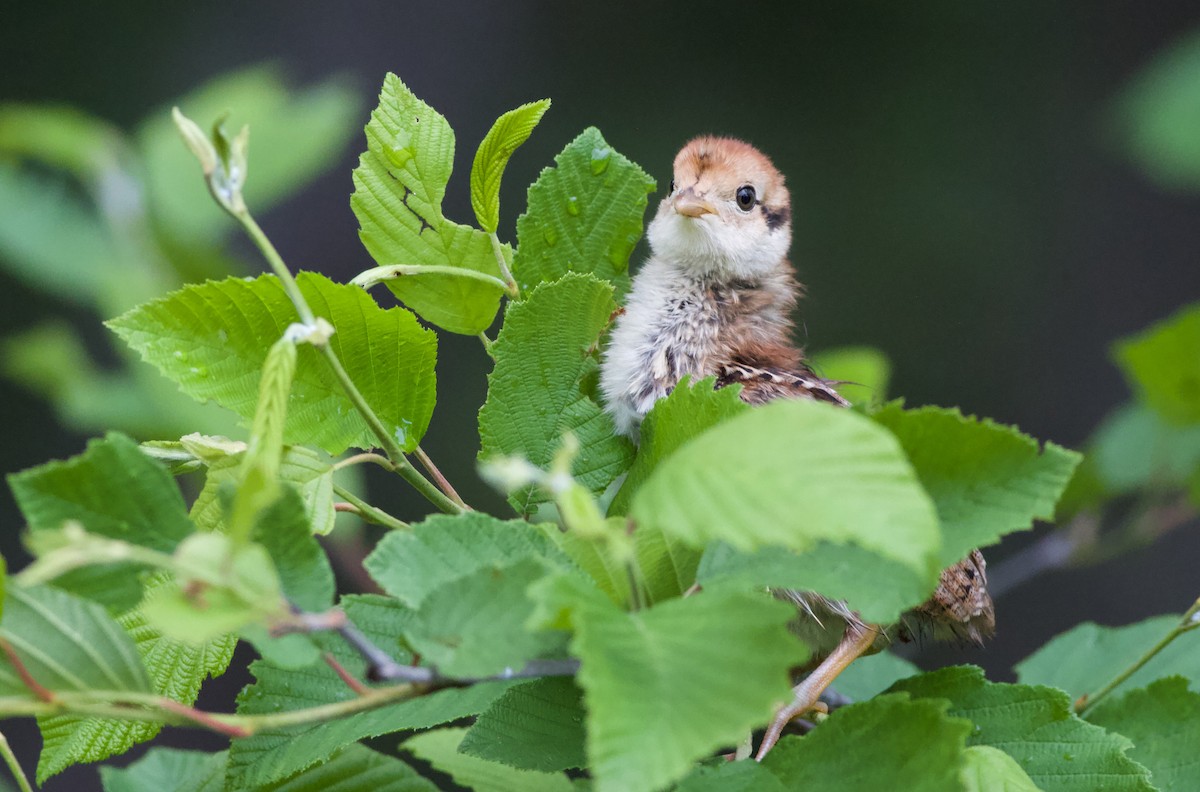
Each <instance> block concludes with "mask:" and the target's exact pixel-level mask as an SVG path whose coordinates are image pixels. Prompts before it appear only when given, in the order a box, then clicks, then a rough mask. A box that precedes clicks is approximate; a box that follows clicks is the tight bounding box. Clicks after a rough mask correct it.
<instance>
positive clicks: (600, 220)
mask: <svg viewBox="0 0 1200 792" xmlns="http://www.w3.org/2000/svg"><path fill="white" fill-rule="evenodd" d="M554 164H555V167H553V168H546V169H545V170H543V171H542V173H541V175H540V176H538V179H537V181H536V182H534V183H533V185H532V186H531V187H530V188H529V198H528V209H527V211H526V212H525V213H524V214H522V215H521V216H520V217H518V218H517V241H518V246H517V255H516V257H515V259H514V261H513V276H514V277H515V278H516V279H517V283H518V284H520V286H521V290H522V292H525V291H527V290H528V289H532V288H533V287H534V286H536V285H537V284H539V283H542V282H545V281H553V280H557V279H559V278H561V277H562V276H563V275H565V274H566V273H568V272H582V273H588V274H592V275H595V276H596V277H598V278H603V279H604V280H607V281H610V282H611V283H612V284H613V287H614V289H615V290H616V292H617V294H624V293H625V291H626V290H628V288H629V274H628V270H629V256H630V255H631V254H632V253H633V249H634V247H635V246H636V245H637V243H638V240H639V239H641V236H642V217H643V215H644V214H645V213H646V201H647V198H646V196H647V195H648V194H649V193H651V192H653V191H654V179H651V178H650V177H649V176H648V175H646V173H645V171H643V170H642V169H641V168H639V167H638V166H637V165H635V164H634V163H633V162H631V161H630V160H628V159H626V158H625V157H624V156H622V155H621V154H618V153H617V152H616V151H614V150H613V148H612V147H611V146H609V145H608V143H607V142H606V141H605V140H604V137H603V136H602V135H601V134H600V130H598V129H596V128H595V127H588V128H587V129H585V130H584V131H583V132H582V133H581V134H580V135H579V137H577V138H575V139H574V140H572V141H571V142H570V143H568V144H567V147H566V148H565V149H563V150H562V152H561V153H560V154H559V155H558V156H557V157H555V158H554Z"/></svg>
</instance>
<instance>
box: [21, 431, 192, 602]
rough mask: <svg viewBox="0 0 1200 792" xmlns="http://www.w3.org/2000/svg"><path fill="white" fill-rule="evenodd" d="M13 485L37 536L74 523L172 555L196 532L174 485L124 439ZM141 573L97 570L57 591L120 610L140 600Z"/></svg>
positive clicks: (125, 568) (115, 567)
mask: <svg viewBox="0 0 1200 792" xmlns="http://www.w3.org/2000/svg"><path fill="white" fill-rule="evenodd" d="M8 483H9V486H10V487H11V488H12V491H13V496H14V497H15V498H16V501H17V505H18V506H20V508H21V512H22V514H24V516H25V519H26V520H27V521H28V523H29V527H30V530H32V531H35V532H36V531H40V530H47V529H51V530H56V529H58V528H61V527H62V525H63V523H64V522H66V521H67V520H76V521H78V522H79V523H80V524H82V525H83V527H84V528H85V529H86V530H87V531H88V532H89V533H93V534H98V535H100V536H106V537H109V538H112V539H120V540H122V541H126V542H131V543H133V544H138V545H143V546H145V547H149V548H151V549H153V550H159V551H161V552H167V553H169V552H171V551H173V550H174V549H175V546H176V545H177V544H178V543H179V542H180V541H181V540H182V539H184V538H185V537H187V536H188V535H189V534H191V533H192V524H191V522H190V521H189V520H188V516H187V508H186V506H185V505H184V502H183V496H182V495H180V493H179V488H178V487H177V486H176V485H175V480H174V479H172V478H171V476H170V474H169V473H167V471H166V469H165V468H163V466H162V465H160V464H159V463H157V462H155V461H153V460H152V459H150V458H148V457H147V456H146V455H145V454H143V453H142V451H141V449H140V448H138V446H137V444H136V443H134V442H133V441H132V440H130V439H129V438H127V437H125V436H124V435H119V434H115V433H114V434H110V435H108V436H107V437H105V438H104V439H103V440H93V441H91V442H90V443H88V447H87V450H86V451H84V452H83V453H82V454H79V455H78V456H75V457H72V458H71V459H68V460H65V461H56V462H47V463H45V464H43V465H40V466H38V467H35V468H30V469H29V470H25V471H22V472H20V473H13V474H11V475H9V477H8ZM137 570H138V567H137V566H135V565H132V564H111V565H107V566H97V567H91V568H88V569H81V570H78V571H75V572H72V573H70V574H68V575H66V576H64V577H62V578H60V579H58V580H57V581H56V582H55V585H56V586H58V587H59V588H65V589H68V590H70V591H74V592H76V593H78V594H80V595H82V596H86V597H89V598H91V599H95V600H96V601H98V602H102V603H104V604H105V605H106V606H108V607H109V608H110V609H112V610H114V611H117V612H121V611H126V610H129V609H131V608H133V607H135V606H136V605H137V604H138V602H139V601H140V600H141V597H142V585H141V580H140V579H139V575H138V571H137Z"/></svg>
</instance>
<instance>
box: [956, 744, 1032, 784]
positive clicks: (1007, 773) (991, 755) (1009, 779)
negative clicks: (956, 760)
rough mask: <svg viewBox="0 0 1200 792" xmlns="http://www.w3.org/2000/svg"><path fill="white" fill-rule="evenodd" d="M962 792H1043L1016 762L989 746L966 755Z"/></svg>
mask: <svg viewBox="0 0 1200 792" xmlns="http://www.w3.org/2000/svg"><path fill="white" fill-rule="evenodd" d="M963 756H964V758H965V759H966V761H965V763H964V766H963V773H962V775H963V783H964V784H965V787H964V790H963V792H1040V791H1039V789H1038V787H1037V785H1036V784H1034V783H1033V779H1032V778H1030V777H1029V774H1028V773H1026V772H1025V771H1024V770H1022V769H1021V765H1019V764H1017V760H1016V759H1013V758H1012V757H1011V756H1009V755H1008V754H1006V753H1004V751H1001V750H1000V749H999V748H993V747H991V746H990V745H972V746H971V747H970V748H968V749H967V750H966V751H964V752H963Z"/></svg>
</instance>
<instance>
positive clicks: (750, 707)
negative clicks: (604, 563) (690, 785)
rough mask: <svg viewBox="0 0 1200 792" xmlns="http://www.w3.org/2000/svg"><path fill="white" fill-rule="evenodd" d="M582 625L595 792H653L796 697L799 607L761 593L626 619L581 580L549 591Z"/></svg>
mask: <svg viewBox="0 0 1200 792" xmlns="http://www.w3.org/2000/svg"><path fill="white" fill-rule="evenodd" d="M542 594H543V595H544V596H545V601H546V603H547V606H548V610H549V611H551V612H553V611H557V612H558V613H560V614H565V615H566V618H567V619H569V621H570V623H571V625H572V626H573V628H574V637H573V638H572V641H571V651H572V654H574V655H576V656H577V657H578V658H579V659H580V661H581V662H582V666H581V668H580V670H579V674H578V676H577V680H578V682H579V685H580V686H581V687H582V688H583V690H584V694H585V698H586V703H587V712H588V721H587V753H588V759H589V766H590V767H591V771H592V774H593V776H594V778H595V779H596V789H597V790H598V792H614V791H615V790H622V792H637V791H638V790H647V791H648V790H656V789H660V788H662V787H663V786H664V785H666V784H668V783H670V782H672V781H674V780H676V779H678V778H680V777H681V776H682V775H684V774H685V773H686V772H687V771H688V769H689V768H690V767H691V766H692V763H693V762H695V761H696V760H697V759H699V758H701V757H703V756H705V755H707V754H708V753H710V752H712V751H713V750H715V749H717V748H719V747H721V746H723V745H732V744H734V743H736V742H738V741H739V740H740V739H742V738H743V737H744V736H745V734H746V732H747V731H749V730H750V729H751V728H753V727H756V726H761V725H763V724H765V723H766V721H767V720H768V719H769V718H770V714H771V710H772V707H773V705H775V704H777V703H779V702H781V701H784V700H786V699H787V697H788V695H789V693H788V669H789V668H791V667H792V666H794V665H795V664H797V663H798V662H800V661H801V660H802V659H803V657H804V654H805V653H804V651H803V648H802V646H801V645H800V643H799V642H798V641H796V639H795V638H794V637H793V636H792V635H791V634H790V633H789V632H788V629H787V623H788V621H789V620H791V619H792V618H793V617H794V615H795V610H794V609H793V608H791V607H789V606H788V605H785V604H783V603H781V602H777V601H774V600H772V599H770V598H768V597H765V596H762V595H751V594H745V593H742V592H737V591H727V592H704V593H701V594H698V595H696V596H694V597H688V598H685V599H674V600H670V601H668V602H664V603H662V604H660V605H656V606H654V607H653V608H650V609H648V610H642V611H636V612H633V613H626V612H624V611H621V610H620V609H619V608H617V607H616V606H615V605H614V604H613V603H612V602H611V601H610V600H608V599H607V598H606V597H604V596H603V595H602V594H600V593H599V592H598V591H597V590H595V589H590V590H589V589H587V588H585V587H584V586H583V585H582V584H581V583H580V582H579V581H578V579H572V578H567V577H560V578H558V579H557V580H554V581H552V582H551V583H550V584H548V585H546V586H544V587H543V588H542Z"/></svg>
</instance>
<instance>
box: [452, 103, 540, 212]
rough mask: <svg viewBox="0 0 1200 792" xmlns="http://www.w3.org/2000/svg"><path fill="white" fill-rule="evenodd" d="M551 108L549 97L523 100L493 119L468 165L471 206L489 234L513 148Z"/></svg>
mask: <svg viewBox="0 0 1200 792" xmlns="http://www.w3.org/2000/svg"><path fill="white" fill-rule="evenodd" d="M549 109H550V100H549V99H542V100H541V101H539V102H530V103H529V104H523V105H521V106H520V107H518V108H517V109H515V110H509V111H508V112H507V113H505V114H504V115H502V116H500V117H499V118H497V119H496V123H494V124H492V128H491V129H489V130H488V133H487V135H485V136H484V138H483V142H482V143H480V144H479V149H478V150H477V151H476V152H475V162H474V163H472V165H471V208H472V209H474V210H475V219H476V220H478V221H479V227H480V228H482V229H483V230H484V231H487V232H488V233H489V234H493V233H495V232H496V228H497V227H498V226H499V225H500V180H501V179H502V178H504V168H505V167H507V165H508V160H509V158H510V157H512V155H513V152H514V151H516V150H517V148H519V147H520V146H521V144H522V143H524V142H525V141H526V140H529V136H530V135H531V134H533V128H534V127H536V126H537V125H538V122H539V121H541V120H542V116H543V115H545V114H546V111H547V110H549Z"/></svg>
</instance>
